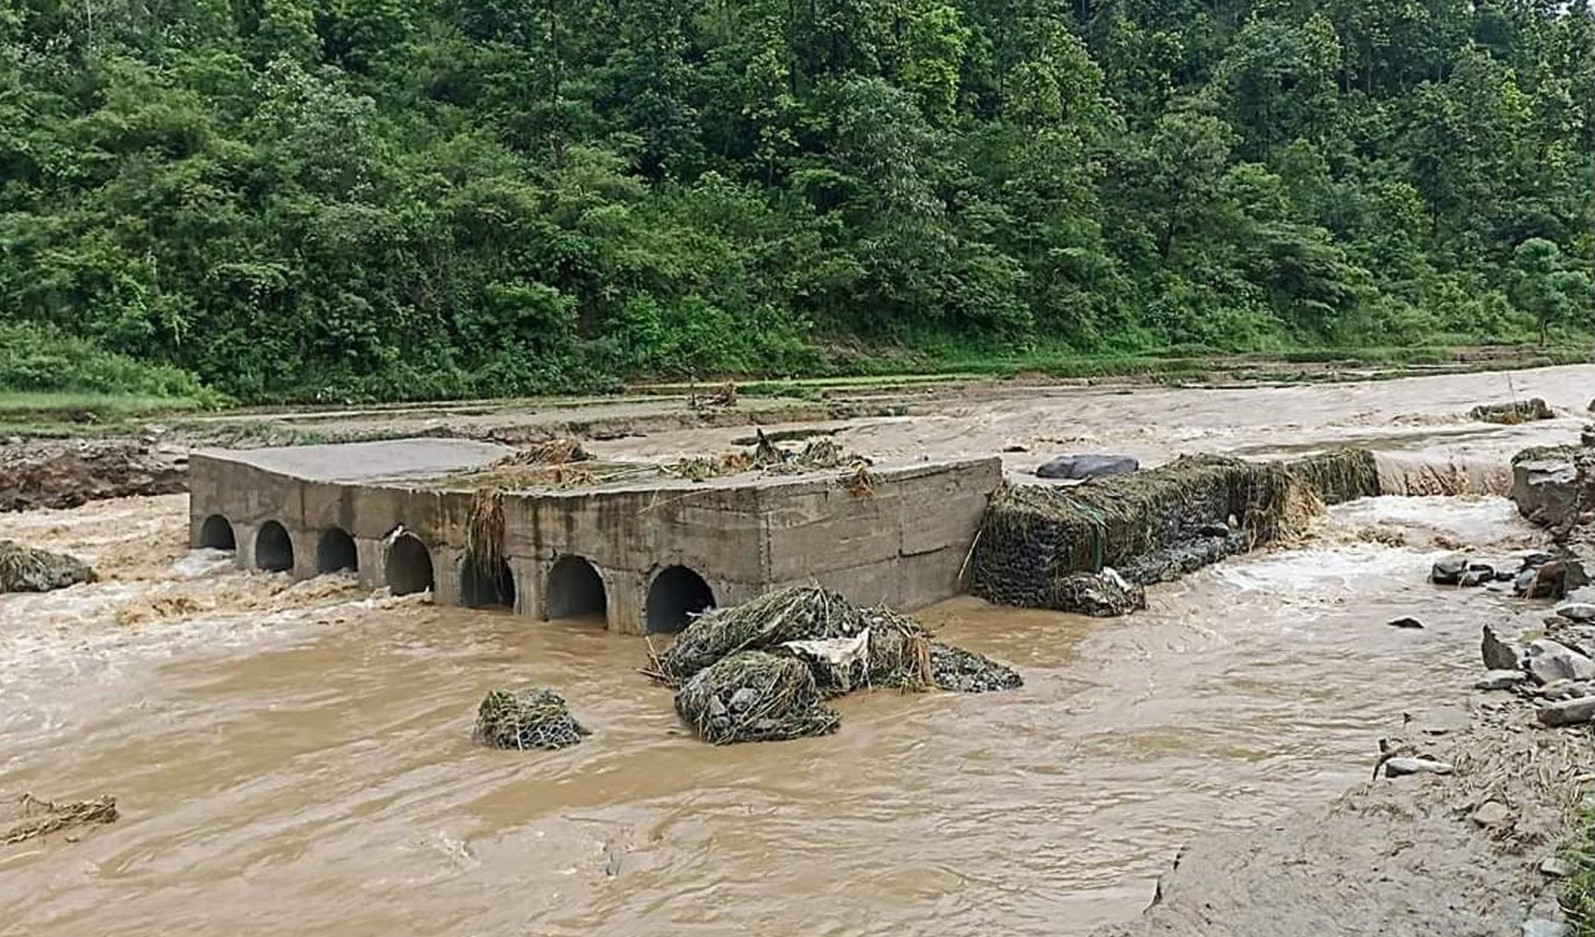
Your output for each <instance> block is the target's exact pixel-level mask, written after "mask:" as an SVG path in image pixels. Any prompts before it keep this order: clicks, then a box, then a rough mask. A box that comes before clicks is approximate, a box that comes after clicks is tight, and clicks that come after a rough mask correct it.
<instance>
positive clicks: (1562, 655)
mask: <svg viewBox="0 0 1595 937" xmlns="http://www.w3.org/2000/svg"><path fill="white" fill-rule="evenodd" d="M1524 666H1525V667H1527V669H1528V672H1529V674H1530V675H1531V676H1533V677H1534V679H1535V680H1537V681H1538V682H1540V683H1550V682H1551V681H1553V680H1595V660H1590V659H1589V658H1588V657H1585V656H1584V655H1583V654H1580V653H1579V652H1577V651H1575V650H1573V649H1572V648H1570V647H1568V646H1567V645H1565V644H1560V643H1558V642H1556V641H1552V640H1551V639H1550V638H1540V639H1539V640H1537V641H1534V642H1532V643H1530V644H1529V654H1528V661H1527V663H1526V664H1525V665H1524Z"/></svg>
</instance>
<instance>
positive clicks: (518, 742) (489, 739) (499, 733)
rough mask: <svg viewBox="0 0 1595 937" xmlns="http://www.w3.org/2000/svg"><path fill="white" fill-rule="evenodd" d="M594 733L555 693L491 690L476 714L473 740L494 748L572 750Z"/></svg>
mask: <svg viewBox="0 0 1595 937" xmlns="http://www.w3.org/2000/svg"><path fill="white" fill-rule="evenodd" d="M591 734H592V733H591V732H589V731H588V730H587V729H585V728H584V727H583V726H582V725H581V723H579V722H577V721H576V719H575V718H574V717H573V716H571V714H570V709H569V708H567V707H566V705H565V698H564V697H562V696H560V695H559V694H558V693H556V692H554V691H553V690H549V689H545V688H535V689H530V690H502V689H495V690H489V691H488V693H487V696H486V697H484V698H483V699H482V705H481V706H480V707H478V708H477V711H476V731H475V732H473V733H472V735H471V737H472V738H473V739H474V740H475V741H476V742H478V743H480V744H482V745H488V746H491V747H493V748H513V749H520V750H526V749H548V750H551V749H558V748H569V747H570V746H572V745H575V744H576V743H578V742H580V741H581V740H582V737H583V736H585V735H591Z"/></svg>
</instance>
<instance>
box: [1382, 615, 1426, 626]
mask: <svg viewBox="0 0 1595 937" xmlns="http://www.w3.org/2000/svg"><path fill="white" fill-rule="evenodd" d="M1386 624H1388V625H1389V626H1390V627H1392V628H1422V627H1423V622H1421V621H1419V620H1418V619H1416V618H1413V617H1412V616H1411V615H1403V616H1402V617H1400V618H1392V619H1390V620H1389V621H1388V622H1386Z"/></svg>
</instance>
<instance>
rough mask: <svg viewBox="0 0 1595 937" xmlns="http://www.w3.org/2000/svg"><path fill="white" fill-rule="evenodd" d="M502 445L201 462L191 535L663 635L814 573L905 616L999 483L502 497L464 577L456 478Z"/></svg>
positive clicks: (763, 479) (745, 479)
mask: <svg viewBox="0 0 1595 937" xmlns="http://www.w3.org/2000/svg"><path fill="white" fill-rule="evenodd" d="M514 451H515V450H513V449H509V448H507V447H504V446H498V445H494V444H491V443H480V442H471V441H466V440H452V439H400V440H390V441H385V442H369V443H350V444H340V445H325V446H296V447H288V448H277V449H254V450H239V451H226V450H207V451H200V452H196V453H194V454H193V455H192V456H191V457H190V461H189V479H190V492H191V494H190V502H189V505H190V506H189V512H190V541H191V543H192V544H193V545H194V546H203V547H215V548H220V549H230V550H236V557H237V563H238V565H239V566H241V567H244V568H250V569H262V570H268V571H275V572H290V573H292V574H293V575H294V576H295V577H297V578H301V579H302V578H308V577H311V576H317V575H323V574H330V573H339V572H344V573H348V572H352V573H353V574H355V575H356V576H358V577H359V580H360V582H361V583H363V584H365V585H367V586H370V587H372V588H377V587H381V586H386V587H388V588H389V589H390V590H392V591H393V592H394V593H395V594H404V593H411V592H419V591H424V590H431V591H432V592H433V594H434V597H435V601H437V602H438V603H440V604H459V605H467V606H473V607H492V606H503V607H509V608H513V609H514V611H516V612H517V613H520V614H523V615H528V616H534V617H538V618H543V619H557V618H571V617H578V616H598V615H602V616H603V620H604V622H605V624H606V626H607V627H608V628H610V629H611V630H615V631H620V632H626V633H633V634H637V633H644V632H669V631H676V630H679V629H680V628H681V627H682V626H683V625H684V624H685V623H686V622H687V621H688V620H689V618H690V616H691V615H692V614H693V613H695V612H698V611H702V610H703V609H705V608H709V607H712V606H716V605H727V604H734V603H737V602H742V601H746V600H747V599H750V598H753V597H754V596H756V595H758V594H760V593H762V592H764V591H766V590H768V589H772V588H778V587H781V586H785V585H790V584H794V583H801V582H808V581H811V580H812V581H817V582H819V583H821V584H822V585H826V586H829V587H831V588H834V589H836V590H837V591H839V592H841V593H843V594H844V595H846V596H847V597H848V598H849V599H851V600H853V601H855V602H859V603H864V604H889V605H892V606H894V607H898V608H905V609H912V608H916V607H919V606H922V605H926V604H929V603H932V602H936V601H939V600H941V599H944V598H947V597H949V596H952V595H955V594H957V593H958V592H960V591H961V584H960V581H959V580H960V574H961V571H962V568H963V565H964V562H965V560H966V558H967V556H968V553H969V548H970V545H971V543H972V541H973V538H974V536H975V533H976V531H977V530H978V528H979V526H980V521H981V517H982V514H983V513H984V511H985V507H986V502H987V498H988V496H989V495H990V494H991V492H992V491H993V490H994V489H995V488H996V486H997V484H998V483H999V482H1000V480H1001V477H1002V469H1001V463H1000V460H998V459H996V458H985V459H968V460H958V461H945V462H920V463H913V464H905V465H897V466H877V467H874V468H872V469H871V475H872V479H873V484H872V485H871V486H870V489H869V490H868V491H866V492H860V491H856V490H853V489H850V488H849V486H847V485H844V484H843V483H842V481H841V480H840V478H839V477H838V476H839V473H838V472H836V471H830V472H817V473H810V474H805V475H789V476H766V475H758V474H752V473H744V474H742V475H734V476H726V477H720V478H712V479H709V480H707V481H704V482H691V481H687V480H684V479H676V478H671V477H665V476H649V477H648V478H647V479H646V480H645V481H642V482H637V481H627V482H616V483H610V484H598V485H591V486H586V487H579V488H571V489H555V488H528V489H526V490H511V491H506V492H505V493H504V495H503V509H504V538H503V553H504V560H503V561H502V563H500V564H499V565H498V568H496V569H478V568H476V561H475V560H474V559H472V557H471V554H470V551H469V550H468V549H467V545H468V531H469V526H470V525H469V520H468V518H469V514H470V509H471V503H472V499H473V496H474V493H475V489H476V487H477V485H476V483H473V482H471V481H470V480H468V479H465V478H462V477H461V476H460V473H462V472H469V471H470V470H474V469H480V468H482V467H484V466H486V465H488V464H489V463H492V462H493V461H495V460H497V459H499V458H501V457H503V456H506V455H510V454H512V453H513V452H514Z"/></svg>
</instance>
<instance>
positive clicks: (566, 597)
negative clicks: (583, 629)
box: [543, 555, 609, 620]
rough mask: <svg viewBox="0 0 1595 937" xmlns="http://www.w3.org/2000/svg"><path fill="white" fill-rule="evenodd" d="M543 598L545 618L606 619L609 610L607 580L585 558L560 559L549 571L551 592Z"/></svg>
mask: <svg viewBox="0 0 1595 937" xmlns="http://www.w3.org/2000/svg"><path fill="white" fill-rule="evenodd" d="M543 596H544V598H543V617H544V618H545V619H548V620H553V619H556V618H584V617H591V616H594V615H596V616H598V617H599V618H605V617H606V614H607V612H608V610H609V600H608V597H607V596H606V595H605V594H604V578H603V577H602V576H600V575H599V574H598V570H597V569H595V568H594V567H593V564H592V563H589V562H588V561H587V559H586V558H585V557H580V556H575V555H571V556H562V557H560V558H559V560H558V561H557V562H556V563H554V568H553V569H550V570H549V571H548V589H547V590H546V591H545V592H544V593H543Z"/></svg>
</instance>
